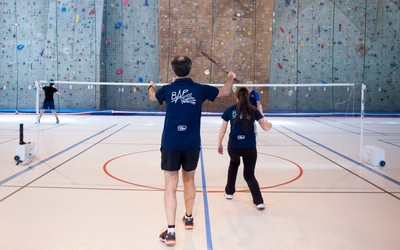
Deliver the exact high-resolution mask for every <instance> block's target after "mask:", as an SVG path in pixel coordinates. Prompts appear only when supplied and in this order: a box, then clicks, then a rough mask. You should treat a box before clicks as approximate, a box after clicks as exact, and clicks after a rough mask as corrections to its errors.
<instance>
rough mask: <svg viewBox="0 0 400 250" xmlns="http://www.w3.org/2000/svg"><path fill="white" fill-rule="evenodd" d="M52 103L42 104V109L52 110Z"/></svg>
mask: <svg viewBox="0 0 400 250" xmlns="http://www.w3.org/2000/svg"><path fill="white" fill-rule="evenodd" d="M54 108H55V106H54V101H48V102H47V101H46V102H43V106H42V109H54Z"/></svg>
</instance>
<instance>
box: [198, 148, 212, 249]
mask: <svg viewBox="0 0 400 250" xmlns="http://www.w3.org/2000/svg"><path fill="white" fill-rule="evenodd" d="M200 165H201V180H202V183H203V199H204V219H205V224H206V238H207V249H208V250H212V249H213V245H212V238H211V227H210V214H209V211H208V197H207V185H206V177H205V171H204V160H203V147H202V146H200Z"/></svg>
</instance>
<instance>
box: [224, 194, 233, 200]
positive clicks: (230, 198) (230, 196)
mask: <svg viewBox="0 0 400 250" xmlns="http://www.w3.org/2000/svg"><path fill="white" fill-rule="evenodd" d="M225 198H226V199H228V200H232V198H233V195H232V194H225Z"/></svg>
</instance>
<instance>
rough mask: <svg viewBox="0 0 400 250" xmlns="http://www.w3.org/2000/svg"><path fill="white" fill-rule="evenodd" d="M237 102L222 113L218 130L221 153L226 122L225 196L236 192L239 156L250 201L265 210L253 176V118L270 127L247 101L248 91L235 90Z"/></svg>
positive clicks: (262, 125) (262, 126) (254, 145)
mask: <svg viewBox="0 0 400 250" xmlns="http://www.w3.org/2000/svg"><path fill="white" fill-rule="evenodd" d="M236 99H237V103H236V104H235V105H233V106H231V107H229V108H227V109H226V110H225V111H224V113H223V114H222V120H223V121H222V124H221V129H220V131H219V140H218V153H220V154H223V146H222V140H223V139H224V136H225V132H226V128H227V126H228V122H230V133H229V140H228V154H229V157H230V162H229V169H228V178H227V183H226V186H225V197H226V198H227V199H232V196H233V194H234V193H235V191H236V190H235V183H236V176H237V172H238V168H239V165H240V157H242V159H243V165H244V167H243V176H244V179H245V180H246V182H247V185H248V187H249V189H250V192H251V195H252V196H253V203H254V204H255V205H256V207H257V209H260V210H262V209H264V208H265V204H264V200H263V197H262V195H261V191H260V186H259V185H258V182H257V179H256V177H255V175H254V170H255V167H256V162H257V147H256V135H255V133H254V121H257V122H258V124H259V125H260V126H261V128H262V129H263V130H265V131H268V130H270V129H271V127H272V124H271V123H270V122H268V121H267V120H266V119H265V118H264V117H263V115H262V114H261V113H260V111H259V110H257V108H256V107H254V106H253V105H251V103H250V101H249V91H248V89H247V88H244V87H241V88H238V89H237V91H236Z"/></svg>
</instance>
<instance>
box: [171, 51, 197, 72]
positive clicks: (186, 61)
mask: <svg viewBox="0 0 400 250" xmlns="http://www.w3.org/2000/svg"><path fill="white" fill-rule="evenodd" d="M171 66H172V70H173V71H174V73H175V75H177V76H179V77H183V76H187V75H189V73H190V70H191V69H192V60H190V58H189V57H187V56H180V55H178V56H175V57H174V59H172V62H171Z"/></svg>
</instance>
